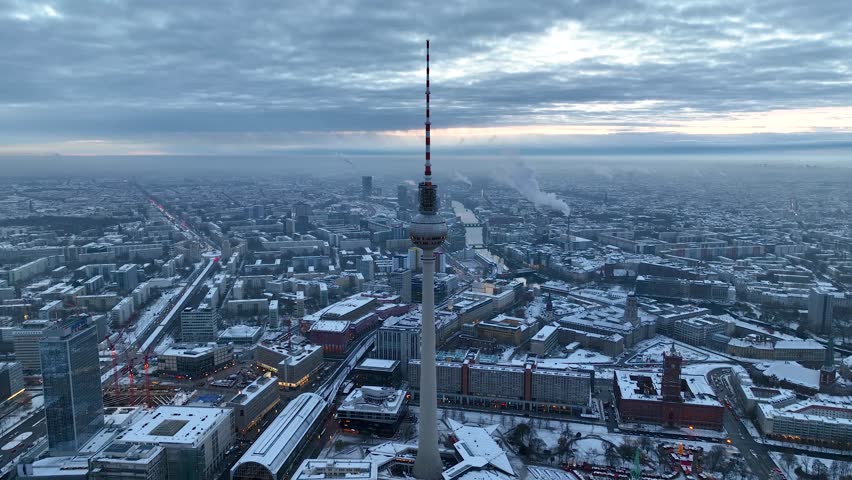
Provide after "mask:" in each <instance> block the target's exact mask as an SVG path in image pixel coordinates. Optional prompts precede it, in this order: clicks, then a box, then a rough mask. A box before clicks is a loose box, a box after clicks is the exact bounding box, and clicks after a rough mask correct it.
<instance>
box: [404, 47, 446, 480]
mask: <svg viewBox="0 0 852 480" xmlns="http://www.w3.org/2000/svg"><path fill="white" fill-rule="evenodd" d="M429 94H430V92H429V40H426V123H425V126H426V166H425V171H424V175H423V181H422V182H420V186H419V192H420V209H419V211H420V213H419V214H418V215H417V216H416V217H414V220H413V221H412V222H411V227H410V228H409V235H410V238H411V243H413V244H414V245H415V246H417V247H419V248H420V249H421V250H423V256H422V262H423V294H422V295H423V307H422V312H423V319H422V338H421V344H420V352H421V354H420V357H421V362H422V364H421V371H420V419H419V424H418V432H419V436H418V438H417V457H416V458H415V460H414V470H413V472H414V476H416V477H417V478H420V479H424V480H438V479H440V478H441V473H442V470H443V468H442V466H443V464H442V462H441V456H440V454H439V453H438V391H437V378H436V370H435V249H436V248H438V247H440V246H441V245H442V244H443V243H444V240H446V238H447V224H446V223H445V222H444V219H443V218H441V217H440V216H439V215H438V207H439V206H438V186H437V185H435V184H434V183H432V162H431V156H430V152H429V143H430V140H429V130H430V126H431V124H430V121H429Z"/></svg>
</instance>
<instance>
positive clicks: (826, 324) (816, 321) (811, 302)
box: [808, 288, 834, 333]
mask: <svg viewBox="0 0 852 480" xmlns="http://www.w3.org/2000/svg"><path fill="white" fill-rule="evenodd" d="M833 316H834V296H833V295H832V294H831V293H830V292H827V291H825V290H822V289H819V288H813V289H811V293H810V296H809V297H808V327H810V329H811V330H813V331H815V332H819V333H823V332H828V331H830V330H831V320H832V317H833Z"/></svg>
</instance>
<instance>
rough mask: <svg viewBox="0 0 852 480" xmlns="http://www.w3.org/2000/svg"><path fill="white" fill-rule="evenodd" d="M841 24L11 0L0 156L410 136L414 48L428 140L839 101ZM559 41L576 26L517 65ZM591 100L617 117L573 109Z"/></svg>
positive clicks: (834, 16)
mask: <svg viewBox="0 0 852 480" xmlns="http://www.w3.org/2000/svg"><path fill="white" fill-rule="evenodd" d="M427 10H428V11H427ZM849 13H850V7H849V5H848V2H847V1H845V0H843V1H829V0H824V1H819V2H798V1H795V0H789V1H781V0H766V1H758V2H727V1H722V0H717V1H710V2H704V1H702V2H697V1H695V2H693V1H688V0H684V1H659V2H654V1H616V0H612V1H600V0H589V1H581V0H575V1H565V0H552V1H533V2H525V3H519V2H517V1H516V0H514V1H509V0H499V1H481V0H478V1H477V0H469V1H458V2H442V3H440V4H428V3H423V2H414V1H399V2H393V3H392V4H388V5H386V6H384V7H383V8H377V7H376V4H375V3H374V2H368V1H366V0H363V1H345V0H319V1H313V2H215V3H213V2H209V1H202V0H181V1H179V2H175V1H173V0H169V1H166V0H159V1H146V2H135V1H130V0H123V1H122V0H115V1H110V2H103V1H94V0H65V1H50V0H46V1H34V2H28V1H10V2H4V3H3V4H0V45H4V46H7V47H6V48H5V50H4V52H3V53H2V54H0V71H2V72H3V75H2V76H0V107H2V108H0V132H2V133H0V144H20V143H39V142H48V141H61V140H73V139H76V138H80V137H97V138H107V139H109V138H121V139H138V140H140V141H156V142H158V143H160V144H168V143H170V142H177V143H181V142H183V143H186V142H189V143H192V141H193V140H192V139H193V138H208V139H209V137H204V136H209V135H222V134H224V135H226V136H228V135H230V136H231V138H235V139H237V140H235V141H237V142H238V143H239V142H251V141H252V137H251V135H253V134H257V135H261V136H262V137H263V138H264V139H265V141H266V140H269V138H270V137H269V135H272V134H277V135H280V136H281V138H284V139H286V140H287V141H292V142H296V140H295V138H296V136H298V135H299V134H301V133H302V132H312V134H314V133H315V132H337V131H382V130H408V129H415V128H419V127H420V125H421V123H422V118H421V117H422V93H423V85H422V81H423V78H422V69H423V64H422V58H421V57H422V50H423V40H424V39H425V38H426V37H427V36H429V37H431V38H432V39H433V41H434V44H435V50H434V52H433V60H434V63H435V68H436V70H437V71H436V80H438V79H440V81H436V84H435V85H434V87H433V93H434V102H435V111H434V115H435V122H436V125H439V126H442V127H444V126H457V127H466V126H473V127H488V126H500V125H531V124H543V125H552V124H557V125H558V124H578V123H581V124H584V125H608V124H618V125H621V126H654V125H659V124H664V123H665V122H666V121H669V120H671V119H675V120H678V119H688V118H689V117H690V116H700V115H713V114H730V113H732V112H760V111H767V110H774V109H790V108H798V109H801V108H814V107H852V100H850V96H849V91H850V86H852V69H850V67H849V65H850V64H852V61H850V60H852V58H850V53H849V52H850V51H852V34H850V32H852V15H849ZM564 28H574V29H575V30H576V31H578V32H579V33H578V35H577V36H574V37H563V38H562V40H564V39H565V38H570V39H571V41H570V42H567V41H566V42H564V44H559V43H558V42H559V41H560V37H558V36H557V37H556V38H555V40H553V41H555V42H557V43H556V44H555V45H550V46H549V47H547V48H544V49H543V50H542V51H541V52H532V53H531V52H530V49H531V48H533V47H532V46H533V45H536V44H537V42H538V43H540V42H542V41H543V39H545V38H547V35H548V33H549V32H551V33H552V32H558V31H559V29H564ZM575 40H576V43H575ZM537 54H541V55H543V56H545V57H546V56H547V55H552V56H553V57H554V58H552V59H551V58H535V59H532V58H530V57H535V56H536V55H537ZM625 56H626V57H625ZM562 57H564V58H562ZM622 57H625V58H622ZM450 70H453V71H452V72H450ZM439 72H440V73H439ZM448 76H449V78H448ZM602 102H603V103H611V104H615V105H616V106H615V107H613V108H612V109H604V110H601V109H594V108H592V109H585V108H583V105H593V106H594V105H597V104H600V103H602ZM637 102H640V103H641V102H647V104H641V105H642V106H640V107H630V108H623V109H620V108H619V107H618V106H617V105H619V104H628V105H629V104H635V103H637ZM657 138H659V139H660V140H665V138H666V137H664V136H659V137H657ZM469 143H472V142H469ZM181 148H191V147H187V146H186V145H184V146H183V147H181Z"/></svg>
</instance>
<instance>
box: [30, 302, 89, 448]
mask: <svg viewBox="0 0 852 480" xmlns="http://www.w3.org/2000/svg"><path fill="white" fill-rule="evenodd" d="M39 351H40V353H41V365H42V378H43V381H44V412H45V420H46V426H47V440H48V446H49V448H50V454H51V455H52V456H64V455H74V454H75V453H76V452H77V450H78V449H79V448H80V447H82V446H83V444H85V443H86V442H87V441H88V440H89V439H90V438H92V436H93V435H94V434H95V433H96V432H97V431H98V430H99V429H100V428H101V427H102V426H103V424H104V402H103V392H102V391H101V374H100V367H99V363H98V338H97V330H96V328H95V326H94V325H93V324H92V322H91V321H90V318H89V317H82V318H73V319H69V320H67V321H65V322H62V323H61V324H57V325H54V326H52V327H51V328H49V329H48V330H47V331H45V337H44V338H43V339H42V340H41V342H40V343H39Z"/></svg>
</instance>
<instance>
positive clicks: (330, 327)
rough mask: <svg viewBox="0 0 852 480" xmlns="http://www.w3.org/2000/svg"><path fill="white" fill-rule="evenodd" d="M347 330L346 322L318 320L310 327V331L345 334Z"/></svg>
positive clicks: (347, 323) (347, 322) (347, 324)
mask: <svg viewBox="0 0 852 480" xmlns="http://www.w3.org/2000/svg"><path fill="white" fill-rule="evenodd" d="M348 328H349V321H348V320H319V321H317V322H316V323H314V324H313V326H311V330H312V331H321V332H337V333H341V332H345V331H346V329H348Z"/></svg>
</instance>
